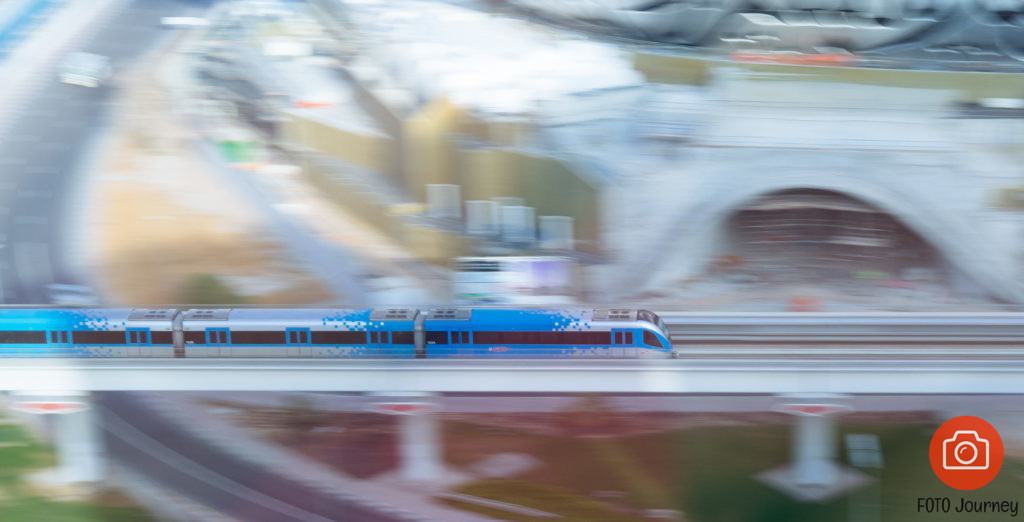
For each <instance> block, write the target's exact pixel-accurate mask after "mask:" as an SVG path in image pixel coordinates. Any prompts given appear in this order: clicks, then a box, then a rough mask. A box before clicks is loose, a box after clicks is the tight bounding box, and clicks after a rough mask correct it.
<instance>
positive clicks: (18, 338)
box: [0, 330, 46, 344]
mask: <svg viewBox="0 0 1024 522" xmlns="http://www.w3.org/2000/svg"><path fill="white" fill-rule="evenodd" d="M45 342H46V331H45V330H40V331H38V332H33V331H27V330H25V331H11V330H8V331H6V332H0V343H39V344H43V343H45Z"/></svg>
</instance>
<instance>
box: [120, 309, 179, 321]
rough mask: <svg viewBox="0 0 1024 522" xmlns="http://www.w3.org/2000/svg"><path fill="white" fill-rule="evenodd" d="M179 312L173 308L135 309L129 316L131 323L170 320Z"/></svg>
mask: <svg viewBox="0 0 1024 522" xmlns="http://www.w3.org/2000/svg"><path fill="white" fill-rule="evenodd" d="M177 313H178V311H177V310H175V309H173V308H133V309H132V311H131V313H129V314H128V320H129V321H159V320H161V319H163V320H170V319H171V318H173V317H174V315H175V314H177Z"/></svg>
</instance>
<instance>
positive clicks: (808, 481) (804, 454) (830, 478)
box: [758, 397, 870, 502]
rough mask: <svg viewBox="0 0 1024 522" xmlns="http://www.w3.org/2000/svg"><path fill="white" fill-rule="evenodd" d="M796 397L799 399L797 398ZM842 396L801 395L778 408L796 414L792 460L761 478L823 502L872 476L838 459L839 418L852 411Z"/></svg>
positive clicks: (803, 498)
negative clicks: (841, 398) (840, 398)
mask: <svg viewBox="0 0 1024 522" xmlns="http://www.w3.org/2000/svg"><path fill="white" fill-rule="evenodd" d="M794 399H796V398H794ZM837 399H839V398H838V397H817V398H811V397H806V398H800V400H799V402H797V401H795V400H794V401H793V402H787V403H784V404H781V405H779V406H778V407H776V408H775V411H778V412H781V413H788V414H790V415H794V416H795V417H796V424H795V426H794V427H793V446H792V452H793V453H792V459H793V460H792V462H791V463H790V464H787V465H784V466H782V467H779V468H776V469H772V470H769V471H766V472H763V473H761V474H759V475H758V478H759V479H760V480H762V481H763V482H765V483H767V484H768V485H770V486H772V487H775V488H777V489H779V490H781V491H782V492H784V493H787V494H789V495H790V496H792V497H794V498H796V499H797V500H800V501H802V502H823V501H825V500H827V499H829V498H832V497H835V496H837V495H840V494H842V493H844V492H846V491H849V490H851V489H853V488H857V487H860V486H861V485H863V484H864V483H866V482H867V481H868V480H870V478H869V477H868V476H866V475H864V474H863V473H860V472H858V471H855V470H852V469H848V468H846V467H844V466H841V465H840V464H839V463H838V462H837V461H836V439H837V437H838V433H837V430H836V423H835V417H836V416H838V415H840V414H843V413H846V412H848V411H850V407H849V406H846V405H844V404H841V403H839V402H838V401H837Z"/></svg>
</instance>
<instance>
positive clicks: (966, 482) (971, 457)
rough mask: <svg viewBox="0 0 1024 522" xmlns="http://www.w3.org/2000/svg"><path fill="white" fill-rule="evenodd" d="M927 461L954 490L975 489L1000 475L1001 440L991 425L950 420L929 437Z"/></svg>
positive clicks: (965, 418) (968, 418)
mask: <svg viewBox="0 0 1024 522" xmlns="http://www.w3.org/2000/svg"><path fill="white" fill-rule="evenodd" d="M928 458H929V459H930V460H931V462H932V469H933V470H935V475H936V476H938V477H939V480H941V481H943V482H945V483H946V485H947V486H949V487H951V488H956V489H963V490H969V489H978V488H980V487H982V486H984V485H985V484H988V483H989V482H991V481H992V479H994V478H996V475H998V474H999V468H1000V467H1002V465H1003V439H1001V438H999V433H998V432H996V429H995V428H993V427H992V425H991V424H989V423H987V422H985V421H984V420H983V419H980V418H978V417H971V416H970V415H964V416H961V417H954V418H952V419H949V420H948V421H946V422H945V423H943V424H942V426H939V429H937V430H935V435H932V443H931V446H930V447H929V449H928Z"/></svg>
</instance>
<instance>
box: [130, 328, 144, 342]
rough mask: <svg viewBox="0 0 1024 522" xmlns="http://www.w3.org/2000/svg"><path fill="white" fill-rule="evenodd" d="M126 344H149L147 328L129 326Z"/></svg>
mask: <svg viewBox="0 0 1024 522" xmlns="http://www.w3.org/2000/svg"><path fill="white" fill-rule="evenodd" d="M128 344H149V330H146V329H143V328H129V329H128Z"/></svg>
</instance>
